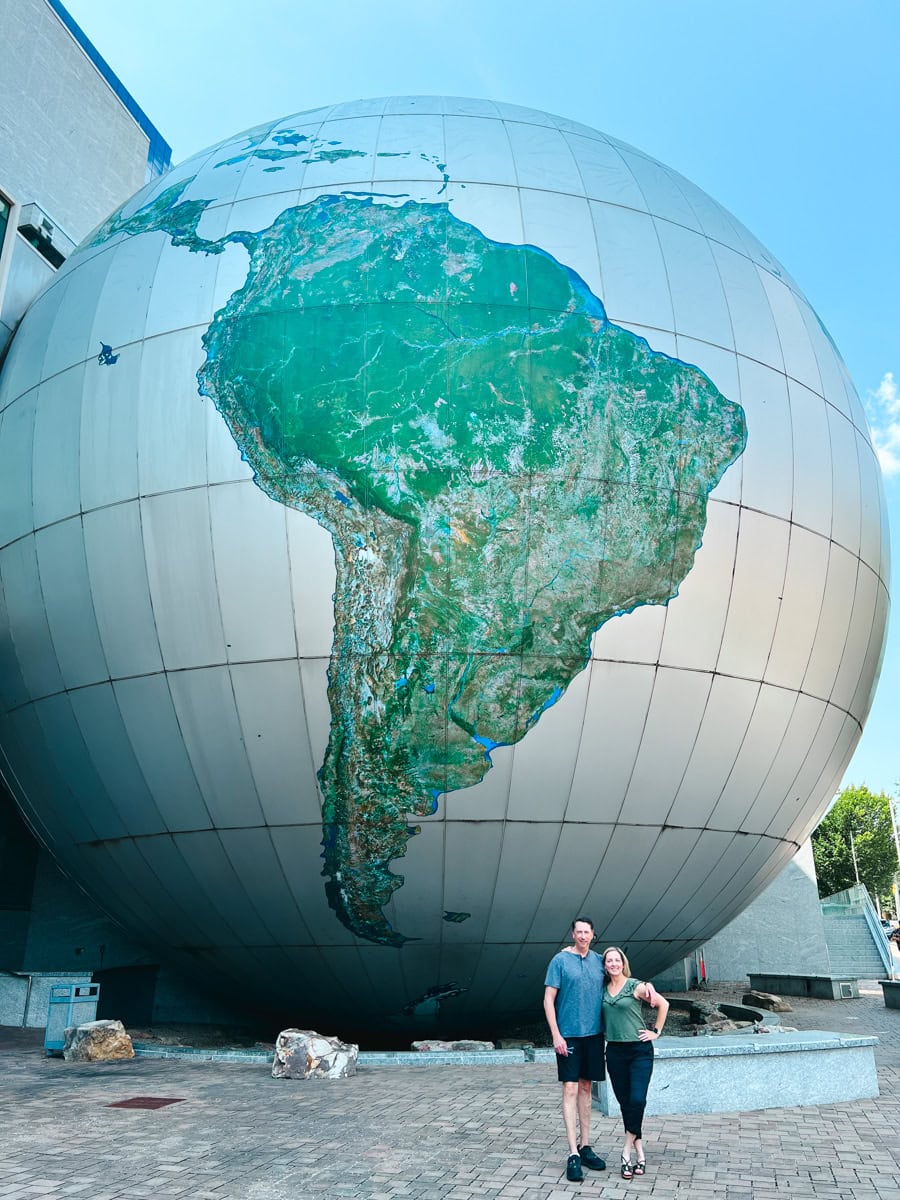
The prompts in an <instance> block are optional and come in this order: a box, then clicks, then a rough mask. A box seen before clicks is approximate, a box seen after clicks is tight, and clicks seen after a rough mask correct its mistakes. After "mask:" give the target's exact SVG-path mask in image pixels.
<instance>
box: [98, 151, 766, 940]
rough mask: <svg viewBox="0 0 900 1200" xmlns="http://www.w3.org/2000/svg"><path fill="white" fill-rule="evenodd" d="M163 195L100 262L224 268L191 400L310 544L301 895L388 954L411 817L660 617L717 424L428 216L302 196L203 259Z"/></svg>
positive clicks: (550, 291)
mask: <svg viewBox="0 0 900 1200" xmlns="http://www.w3.org/2000/svg"><path fill="white" fill-rule="evenodd" d="M439 165H440V167H441V169H442V171H443V169H444V168H443V164H439ZM185 186H186V184H181V185H176V187H175V188H173V189H169V191H168V192H166V193H163V195H162V196H160V197H159V198H158V199H157V200H156V201H155V202H153V203H152V204H151V205H149V206H148V207H147V208H146V209H144V210H142V211H141V212H139V213H137V214H134V215H133V216H131V217H130V218H128V219H124V220H119V219H117V218H114V219H113V220H112V223H111V224H109V229H108V231H107V234H106V236H112V235H113V234H114V233H119V232H126V233H141V232H146V231H147V230H149V229H158V230H163V231H165V232H166V233H168V234H169V235H170V236H171V237H172V239H173V242H175V243H177V244H179V245H184V246H186V247H187V248H188V249H190V250H192V251H194V252H202V253H218V252H220V251H221V250H223V249H224V248H225V246H226V245H227V244H228V243H229V242H233V241H239V242H241V243H242V244H243V245H244V246H245V247H246V249H247V251H248V253H249V255H250V266H249V271H248V274H247V279H246V282H245V284H244V286H243V287H242V288H241V289H240V290H238V291H236V292H235V293H234V294H233V295H232V296H231V297H230V299H229V300H228V302H227V303H226V304H225V306H224V307H223V308H222V309H220V310H219V312H217V313H216V314H215V317H214V319H213V321H212V323H211V324H210V326H209V329H208V330H207V332H206V334H205V336H204V339H203V344H204V348H205V351H206V360H205V363H204V365H203V367H202V368H201V370H200V372H199V374H198V380H199V385H200V390H201V392H202V393H203V394H204V395H207V396H209V397H210V398H211V399H212V400H213V402H214V403H215V405H216V407H217V409H218V411H219V412H220V413H221V414H222V416H223V418H224V419H225V421H226V423H227V425H228V427H229V429H230V431H231V433H232V435H233V437H234V439H235V441H236V443H237V445H238V446H239V448H240V450H241V452H242V454H243V455H244V456H245V458H246V459H247V461H248V462H249V464H250V465H251V467H252V469H253V471H254V473H255V478H256V481H257V483H258V484H259V486H260V487H261V488H263V490H264V491H265V492H266V493H267V494H268V495H269V496H271V497H273V498H274V499H276V500H278V501H280V502H281V503H284V504H289V505H292V506H294V507H296V508H299V509H301V510H302V511H304V512H306V513H309V514H310V515H312V516H313V517H314V518H315V519H316V520H317V521H318V522H319V523H320V524H322V525H323V526H324V527H325V528H326V529H327V530H328V531H329V533H330V534H331V537H332V539H333V542H334V547H335V562H336V570H337V584H336V591H335V609H334V620H335V632H334V645H333V648H332V655H331V662H330V666H329V676H328V678H329V685H328V697H329V703H330V706H331V731H330V738H329V743H328V749H327V752H326V756H325V761H324V763H323V765H322V768H321V770H320V773H319V779H320V785H321V790H322V797H323V832H324V837H323V846H324V855H323V857H324V864H325V865H324V871H323V873H324V874H325V876H326V879H327V882H326V890H327V892H328V897H329V902H330V903H331V905H332V907H333V909H334V911H335V912H336V914H337V915H338V917H339V918H340V920H341V921H343V923H344V924H345V925H346V926H347V927H348V928H349V929H351V930H352V931H353V932H354V933H356V934H358V935H359V936H360V937H364V938H367V939H369V940H372V941H376V942H381V943H384V944H389V945H397V946H399V945H402V944H403V942H404V940H405V938H404V936H403V934H402V932H401V931H399V930H396V929H394V928H392V926H391V924H390V923H389V921H388V919H387V917H386V916H385V912H384V909H385V906H386V905H387V904H388V901H389V900H390V898H391V895H392V893H393V892H394V890H395V889H396V888H398V887H400V886H401V884H402V882H403V877H402V875H399V874H397V873H395V872H394V871H392V870H391V864H392V863H393V862H394V860H396V859H398V858H401V857H402V856H403V855H404V853H405V851H406V845H407V841H408V839H409V836H410V835H411V833H414V832H415V827H411V825H410V816H411V815H412V816H413V817H415V816H416V815H427V814H428V813H430V812H432V811H433V810H434V808H435V805H436V802H437V797H438V796H439V795H440V794H442V793H445V792H453V791H455V790H457V789H459V788H464V787H469V786H471V785H473V784H475V783H477V782H478V781H479V780H480V779H481V778H482V777H483V776H484V774H485V772H486V771H487V770H489V768H490V765H491V763H490V753H491V751H492V750H493V749H494V748H495V747H497V746H501V745H512V744H514V743H516V742H518V741H519V740H520V739H521V738H522V737H524V736H525V735H526V733H527V732H528V730H529V729H530V728H531V727H532V726H533V725H534V724H535V723H536V722H537V721H538V720H539V719H540V716H541V714H542V712H544V711H545V709H546V708H547V707H549V706H550V705H551V704H553V703H555V702H556V701H557V700H558V699H559V698H560V696H561V695H562V694H563V693H564V692H565V690H566V688H567V687H568V685H569V683H570V682H571V681H572V679H573V678H574V677H575V676H576V675H577V674H578V673H579V672H580V671H581V670H583V669H584V667H585V665H586V664H587V662H588V659H589V655H590V642H591V635H592V633H593V632H594V631H595V630H597V629H598V628H600V626H602V625H603V624H604V622H606V621H608V620H609V619H610V618H612V617H615V616H617V615H619V614H622V613H626V612H628V611H629V610H631V609H633V608H635V607H636V606H638V605H642V604H661V603H665V602H666V601H667V600H669V599H670V598H671V597H672V596H674V595H675V594H676V592H677V590H678V587H679V584H680V583H681V581H682V580H683V579H684V577H685V575H686V574H687V572H688V571H689V569H690V567H691V564H692V562H693V558H694V554H695V552H696V550H697V547H698V546H699V544H700V541H701V538H702V534H703V529H704V527H705V523H706V508H707V499H708V495H709V492H710V491H711V489H712V488H713V487H714V486H715V484H716V483H717V482H718V480H719V479H720V478H721V476H722V474H723V472H724V471H725V469H726V468H727V467H728V465H729V464H730V463H731V462H733V461H734V459H735V458H736V457H737V456H738V455H739V454H740V453H741V452H742V450H743V448H744V444H745V440H746V428H745V423H744V415H743V411H742V409H741V408H740V407H739V406H738V405H737V404H735V403H733V402H731V401H729V400H727V399H726V398H725V397H724V396H723V395H722V394H721V393H720V392H719V391H718V390H717V389H716V388H715V387H714V386H713V384H712V383H711V382H710V380H709V379H708V378H707V377H706V376H705V375H704V374H703V373H702V372H701V371H699V370H698V369H696V368H695V367H692V366H690V365H688V364H686V363H683V362H680V361H678V360H676V359H673V358H670V357H668V356H666V355H664V354H660V353H658V352H655V351H653V350H652V349H651V348H650V347H649V345H648V344H647V342H646V341H645V340H644V339H642V338H640V337H637V336H636V335H634V334H633V333H631V332H629V331H627V330H625V329H622V328H620V327H618V326H616V325H614V324H611V323H610V322H609V321H608V320H607V318H606V315H605V311H604V309H603V305H602V303H601V302H600V300H599V299H598V298H597V297H596V296H594V295H593V294H592V292H591V291H590V289H589V288H588V287H587V285H586V284H585V283H584V281H583V280H582V279H581V278H580V277H579V276H577V275H576V274H575V273H574V272H572V271H571V270H569V269H567V268H566V267H565V266H563V265H562V264H560V263H559V262H558V261H557V260H555V259H554V258H552V257H551V256H550V255H549V254H547V253H545V252H543V251H541V250H540V249H538V248H536V247H532V246H513V245H505V244H502V243H498V242H495V241H492V240H490V239H489V238H487V237H485V236H484V235H483V234H482V233H481V232H480V231H479V230H478V229H477V228H475V227H474V226H472V225H470V224H467V223H465V222H463V221H460V220H459V219H457V218H456V217H455V216H454V215H453V214H452V213H451V212H450V211H449V208H448V206H446V205H441V204H420V203H416V202H414V201H408V202H406V203H404V204H401V205H398V206H394V205H385V204H377V203H373V201H372V200H371V199H370V198H359V197H357V196H339V195H338V196H320V197H319V198H317V199H316V200H314V201H313V202H311V203H309V204H306V205H303V206H298V207H292V208H288V209H286V210H285V211H284V212H283V213H282V214H281V215H280V216H279V217H278V218H277V219H276V220H275V221H274V222H273V224H272V225H271V226H270V227H269V228H267V229H264V230H262V231H260V232H257V233H253V232H249V231H243V232H239V233H235V234H230V235H228V237H226V238H223V239H220V240H218V241H211V240H207V239H204V238H201V237H199V235H198V234H197V232H196V230H197V223H198V221H199V217H200V215H201V214H202V207H203V205H205V203H206V202H203V201H190V202H183V201H181V200H180V199H179V196H180V191H181V190H183V188H184V187H185ZM198 206H199V207H198ZM117 221H118V223H117Z"/></svg>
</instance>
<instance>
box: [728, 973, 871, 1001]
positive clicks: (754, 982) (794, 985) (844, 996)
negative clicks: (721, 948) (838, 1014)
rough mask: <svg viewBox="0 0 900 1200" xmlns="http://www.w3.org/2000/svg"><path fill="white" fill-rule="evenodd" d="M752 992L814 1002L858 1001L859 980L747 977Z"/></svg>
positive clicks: (827, 976)
mask: <svg viewBox="0 0 900 1200" xmlns="http://www.w3.org/2000/svg"><path fill="white" fill-rule="evenodd" d="M748 979H749V980H750V988H751V990H752V991H754V992H775V993H776V994H777V995H779V996H809V997H811V998H812V999H814V1000H858V999H859V980H858V979H851V978H850V977H849V976H848V975H748Z"/></svg>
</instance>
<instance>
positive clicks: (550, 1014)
mask: <svg viewBox="0 0 900 1200" xmlns="http://www.w3.org/2000/svg"><path fill="white" fill-rule="evenodd" d="M558 991H559V988H555V987H545V988H544V1016H545V1017H546V1018H547V1024H548V1025H549V1026H550V1036H551V1037H552V1038H553V1049H554V1050H555V1051H556V1053H557V1054H562V1055H568V1053H569V1047H568V1046H567V1045H566V1039H565V1038H564V1037H563V1035H562V1034H561V1033H560V1032H559V1026H558V1025H557V1023H556V995H557V993H558Z"/></svg>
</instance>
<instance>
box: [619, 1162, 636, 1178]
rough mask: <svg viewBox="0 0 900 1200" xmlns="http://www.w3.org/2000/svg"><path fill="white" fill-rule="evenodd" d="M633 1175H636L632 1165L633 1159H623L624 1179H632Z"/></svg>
mask: <svg viewBox="0 0 900 1200" xmlns="http://www.w3.org/2000/svg"><path fill="white" fill-rule="evenodd" d="M633 1174H634V1167H632V1165H631V1159H629V1158H623V1159H622V1178H623V1179H630V1178H631V1177H632V1175H633Z"/></svg>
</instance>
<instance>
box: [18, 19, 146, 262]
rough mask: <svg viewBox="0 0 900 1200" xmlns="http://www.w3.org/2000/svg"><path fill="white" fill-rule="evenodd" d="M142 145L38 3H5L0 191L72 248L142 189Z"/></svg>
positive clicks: (60, 26) (126, 117)
mask: <svg viewBox="0 0 900 1200" xmlns="http://www.w3.org/2000/svg"><path fill="white" fill-rule="evenodd" d="M148 140H149V139H148V137H147V135H146V134H145V133H144V132H143V130H141V129H140V127H139V126H138V125H137V123H136V122H135V120H134V119H133V118H132V117H131V116H130V114H129V113H128V112H126V110H125V109H124V108H123V107H122V104H121V102H120V101H119V99H118V98H117V97H116V96H115V95H114V94H113V92H112V91H111V90H110V87H109V85H108V84H107V83H106V81H105V80H104V79H102V78H101V76H100V74H99V73H98V71H97V70H96V68H95V67H94V66H93V64H92V63H91V62H90V61H89V60H88V58H87V56H86V54H85V53H84V51H83V50H82V49H81V47H80V46H79V45H78V44H77V42H75V41H74V40H73V38H72V35H71V34H70V33H69V31H68V30H67V29H66V28H65V27H64V26H63V24H62V23H61V22H60V20H59V18H58V17H57V15H56V14H55V13H54V12H53V10H52V9H51V8H50V6H49V4H47V2H46V0H15V3H10V4H5V5H4V6H3V29H2V39H0V191H3V192H5V193H7V195H9V197H10V199H12V200H13V201H15V202H16V203H18V204H28V203H30V202H32V201H34V202H36V203H37V204H39V205H40V206H41V208H42V209H43V210H44V211H45V212H46V214H47V215H48V216H49V217H50V219H51V220H53V221H55V222H56V223H57V224H58V225H59V226H60V227H61V228H62V229H63V230H64V231H65V232H66V233H67V234H69V236H70V237H72V238H73V239H74V240H75V241H76V242H79V241H81V240H82V238H84V237H85V236H86V235H87V234H88V233H90V232H91V230H92V229H93V228H94V227H95V226H96V225H97V224H99V222H100V221H101V220H102V219H103V218H104V217H105V216H106V215H107V214H108V213H110V212H111V211H112V210H113V209H114V208H115V207H116V206H117V205H119V204H121V203H122V202H123V201H124V200H126V199H127V198H128V197H129V196H130V195H131V194H132V193H133V192H135V191H137V189H138V188H139V187H141V185H142V184H143V183H144V180H145V176H146V171H147V147H148Z"/></svg>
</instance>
